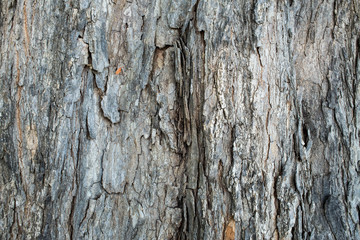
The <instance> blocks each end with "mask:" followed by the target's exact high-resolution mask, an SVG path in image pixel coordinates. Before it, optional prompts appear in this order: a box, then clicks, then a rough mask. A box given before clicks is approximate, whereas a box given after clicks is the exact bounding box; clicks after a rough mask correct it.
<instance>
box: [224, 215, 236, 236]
mask: <svg viewBox="0 0 360 240" xmlns="http://www.w3.org/2000/svg"><path fill="white" fill-rule="evenodd" d="M234 239H235V221H234V219H231V220H230V221H229V223H228V225H227V226H226V230H225V240H234Z"/></svg>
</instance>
